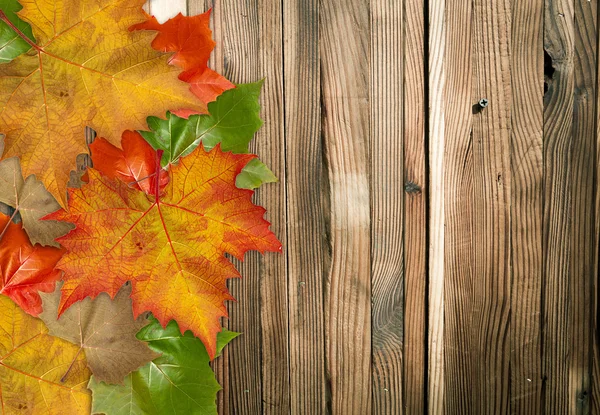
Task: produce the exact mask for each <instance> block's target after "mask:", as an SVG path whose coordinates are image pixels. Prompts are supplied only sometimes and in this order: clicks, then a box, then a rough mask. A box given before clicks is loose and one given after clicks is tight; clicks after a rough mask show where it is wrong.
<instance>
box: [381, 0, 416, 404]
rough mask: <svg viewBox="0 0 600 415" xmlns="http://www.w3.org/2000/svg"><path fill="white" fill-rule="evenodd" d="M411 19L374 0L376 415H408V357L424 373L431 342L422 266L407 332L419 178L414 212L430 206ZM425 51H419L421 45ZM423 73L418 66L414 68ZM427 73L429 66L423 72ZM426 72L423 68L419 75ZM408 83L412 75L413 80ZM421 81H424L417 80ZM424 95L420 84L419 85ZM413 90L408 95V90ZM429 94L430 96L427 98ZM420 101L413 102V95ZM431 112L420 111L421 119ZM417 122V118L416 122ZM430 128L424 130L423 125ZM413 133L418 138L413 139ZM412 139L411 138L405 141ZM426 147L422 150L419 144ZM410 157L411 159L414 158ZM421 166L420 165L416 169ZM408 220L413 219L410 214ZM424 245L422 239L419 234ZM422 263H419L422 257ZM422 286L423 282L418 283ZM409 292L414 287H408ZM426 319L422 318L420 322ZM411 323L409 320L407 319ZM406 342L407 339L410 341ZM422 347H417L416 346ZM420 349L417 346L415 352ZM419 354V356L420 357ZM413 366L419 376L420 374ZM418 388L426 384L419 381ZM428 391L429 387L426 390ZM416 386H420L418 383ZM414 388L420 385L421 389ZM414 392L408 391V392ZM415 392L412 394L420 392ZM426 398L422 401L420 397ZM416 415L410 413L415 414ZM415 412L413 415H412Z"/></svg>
mask: <svg viewBox="0 0 600 415" xmlns="http://www.w3.org/2000/svg"><path fill="white" fill-rule="evenodd" d="M404 22H405V19H404V16H403V8H402V4H401V3H399V2H396V1H394V0H372V1H371V81H370V88H371V92H370V95H371V97H370V98H371V101H370V103H371V113H370V119H371V123H370V127H371V128H370V170H371V184H370V188H371V269H372V271H371V272H372V276H371V284H372V292H371V298H372V300H371V304H372V312H371V315H372V355H373V364H372V371H373V373H372V376H373V413H375V414H390V413H394V414H402V413H403V412H404V406H405V404H404V396H403V389H404V388H403V386H404V385H403V374H404V373H403V372H404V367H403V363H404V362H403V353H406V354H407V355H408V356H407V358H408V357H409V356H410V358H413V359H415V361H414V364H415V365H419V367H420V373H422V371H423V361H422V360H421V362H419V361H418V360H419V358H421V356H418V355H416V354H417V353H418V345H419V344H418V343H419V342H422V341H423V339H422V338H421V339H419V338H415V337H416V336H419V334H420V333H419V332H418V330H419V327H418V326H419V322H418V321H414V320H418V319H419V318H421V319H422V318H423V313H420V311H421V310H419V308H418V301H419V299H418V298H415V299H414V300H416V301H417V304H416V307H415V302H414V301H411V300H412V299H411V298H410V297H409V296H410V295H413V296H420V295H421V293H420V292H418V290H419V287H415V282H416V280H417V279H418V278H421V279H422V276H421V275H418V274H419V270H417V269H416V267H418V266H419V264H414V263H411V265H412V269H411V271H412V275H411V276H412V281H411V282H412V284H411V285H410V288H411V290H410V291H407V292H406V298H407V309H408V305H409V304H410V305H411V306H412V307H415V308H414V313H410V314H409V315H410V323H412V324H407V327H410V329H411V331H412V333H403V328H404V325H405V324H404V321H405V316H404V308H405V307H404V286H405V279H404V248H403V246H402V243H403V219H404V209H403V207H404V206H403V201H404V200H405V197H404V185H403V184H404V179H403V176H404V175H405V174H406V175H407V176H411V178H412V180H413V181H414V186H413V187H414V189H415V190H413V192H412V194H409V195H408V196H407V197H406V200H407V201H408V200H409V199H410V201H411V202H412V201H414V202H413V203H410V202H409V203H410V204H411V206H414V208H418V204H419V201H420V200H422V199H423V198H422V192H421V191H418V190H417V188H418V187H422V186H423V180H422V179H423V178H422V177H421V176H420V173H421V172H420V170H419V167H420V166H419V165H418V161H423V160H422V159H421V160H418V161H417V163H415V162H414V161H415V159H417V158H418V157H419V156H420V155H419V154H418V151H419V144H421V145H422V139H423V134H419V124H418V117H419V116H416V117H415V115H416V113H417V111H419V110H418V109H417V108H415V112H413V113H410V114H407V118H408V120H404V119H403V117H404V113H403V109H404V106H403V101H404V97H403V95H404V88H403V82H402V80H403V79H404V76H405V74H404V70H403V68H404V66H405V65H404V59H405V58H404V56H405V55H406V54H405V53H403V46H404V42H403V35H404ZM415 46H417V47H418V44H417V45H415ZM411 57H412V58H413V60H414V59H416V58H418V51H411ZM412 64H413V66H418V62H414V61H413V62H412ZM421 66H422V65H421ZM419 70H421V73H422V67H421V68H419ZM406 76H408V74H406ZM415 81H417V80H415ZM414 87H415V88H419V85H418V84H417V85H416V86H414ZM407 89H408V88H407ZM407 94H410V95H413V94H414V95H417V94H419V92H418V91H415V90H414V89H413V86H412V85H411V89H408V90H407ZM420 95H422V93H421V94H420ZM411 98H412V96H411ZM422 116H423V111H420V117H422ZM413 118H416V119H415V120H413ZM405 124H410V127H411V128H410V129H411V131H410V133H409V132H408V131H407V132H406V133H404V126H405ZM421 125H422V124H421ZM410 134H413V135H414V138H413V137H410V138H408V137H409V135H410ZM405 137H406V138H405ZM405 140H406V141H412V142H411V144H412V147H413V153H412V154H410V157H411V160H410V165H409V166H407V167H406V169H407V170H410V171H407V172H406V173H405V172H404V170H405V166H404V163H403V158H404V156H405V155H404V152H403V147H404V146H405V143H404V141H405ZM420 140H421V143H419V141H420ZM408 157H409V155H407V158H408ZM415 164H416V165H415ZM415 210H416V209H413V210H412V211H411V212H410V213H412V214H413V216H414V217H411V218H408V219H407V220H408V221H415V223H414V225H413V226H410V227H406V228H404V229H405V230H406V232H407V233H408V231H409V229H410V230H413V231H414V230H416V229H418V228H419V226H421V225H423V221H422V218H421V217H420V216H419V213H420V212H417V211H415ZM407 214H408V212H407ZM414 236H416V237H417V238H418V235H414ZM417 238H415V240H414V243H413V244H412V247H413V251H414V252H413V255H414V254H416V255H418V254H419V252H418V251H419V249H420V247H418V246H417V244H418V243H419V240H418V239H417ZM415 259H416V260H417V261H418V260H419V259H420V258H419V256H415ZM417 285H418V283H417ZM408 286H409V284H408V281H407V287H408ZM409 310H410V309H409ZM417 314H419V315H417ZM407 318H408V316H407ZM403 334H404V336H409V335H410V341H411V345H412V347H411V348H410V349H406V352H405V347H404V345H403V337H404V336H403ZM404 338H406V337H404ZM413 342H414V343H413ZM415 346H416V347H415ZM415 352H417V353H415ZM412 369H413V368H412V367H411V373H410V374H411V375H414V371H413V370H412ZM417 381H418V380H417ZM420 384H421V385H422V382H421V383H420ZM411 386H413V384H411ZM413 387H414V386H413ZM407 392H408V390H407ZM414 392H415V391H414V390H411V393H414ZM415 398H416V399H418V396H416V397H415ZM407 410H408V408H407ZM409 413H410V412H409Z"/></svg>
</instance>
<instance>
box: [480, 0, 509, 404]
mask: <svg viewBox="0 0 600 415" xmlns="http://www.w3.org/2000/svg"><path fill="white" fill-rule="evenodd" d="M510 53H511V10H510V1H509V0H493V1H491V2H490V1H488V0H478V1H475V2H474V7H473V70H474V74H473V76H474V79H473V96H472V98H473V102H474V103H476V102H478V101H479V100H480V99H482V98H486V99H488V100H489V106H488V107H487V108H484V109H482V110H481V111H479V112H478V113H477V114H475V115H473V192H474V197H473V202H474V203H473V207H474V217H473V242H474V245H473V253H474V258H473V260H474V262H473V265H472V266H473V277H474V279H473V309H472V311H473V316H472V317H473V318H472V325H471V330H470V332H471V333H470V335H471V338H472V343H471V347H473V348H474V353H475V356H476V359H475V376H474V378H473V379H472V382H477V383H479V385H480V387H479V391H478V392H479V393H478V394H475V395H474V396H473V398H474V401H473V406H472V409H473V410H474V411H475V413H486V414H504V413H507V412H509V405H510V398H509V382H510V374H509V367H510V338H509V334H510V331H509V327H510V325H509V322H510V292H511V276H510V194H511V193H510V192H511V190H510V189H511V182H512V180H511V171H510V158H509V157H510V115H511V102H512V95H511V68H510Z"/></svg>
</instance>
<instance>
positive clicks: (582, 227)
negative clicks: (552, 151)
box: [568, 0, 598, 413]
mask: <svg viewBox="0 0 600 415" xmlns="http://www.w3.org/2000/svg"><path fill="white" fill-rule="evenodd" d="M574 15H575V16H574V29H575V55H574V59H573V62H574V88H575V89H574V91H573V130H572V134H573V136H572V142H573V145H572V169H571V177H570V184H571V186H570V187H569V188H568V191H570V192H571V194H572V196H571V208H572V210H571V218H572V220H573V227H572V232H573V234H572V242H571V243H572V251H571V252H572V255H571V261H570V262H571V263H570V273H571V278H572V279H571V293H570V300H571V301H572V304H573V309H572V310H573V313H572V315H571V319H572V321H571V325H572V332H571V335H570V336H569V340H570V349H571V352H570V354H569V357H570V360H571V361H570V368H569V381H568V388H569V391H570V393H569V395H570V402H572V403H573V406H572V407H571V408H572V410H573V409H574V410H575V411H576V412H577V413H589V410H590V396H591V387H592V385H591V362H592V350H593V349H592V340H593V332H594V327H593V326H592V321H593V320H592V307H593V301H594V288H595V286H596V283H595V280H597V276H595V275H593V272H594V271H595V270H596V267H597V264H596V262H595V261H596V260H597V251H598V245H597V236H596V232H595V228H596V210H595V202H596V183H597V164H596V137H595V134H596V123H597V121H596V120H597V117H598V114H597V112H596V111H597V109H596V97H597V95H596V94H597V83H596V76H597V73H596V68H597V64H596V59H597V37H598V35H597V17H598V3H597V0H594V1H587V0H579V1H575V2H574ZM575 183H576V186H573V184H575Z"/></svg>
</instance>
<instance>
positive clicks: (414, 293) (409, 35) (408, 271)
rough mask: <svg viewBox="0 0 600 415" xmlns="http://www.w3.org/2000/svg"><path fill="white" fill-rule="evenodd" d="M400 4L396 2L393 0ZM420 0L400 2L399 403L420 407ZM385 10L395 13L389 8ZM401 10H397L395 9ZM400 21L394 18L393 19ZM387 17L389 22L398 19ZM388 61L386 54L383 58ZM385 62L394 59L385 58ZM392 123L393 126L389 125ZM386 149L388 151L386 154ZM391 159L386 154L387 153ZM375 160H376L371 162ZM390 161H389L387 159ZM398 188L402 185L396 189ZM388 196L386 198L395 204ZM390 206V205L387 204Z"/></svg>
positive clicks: (423, 211) (423, 188) (423, 179)
mask: <svg viewBox="0 0 600 415" xmlns="http://www.w3.org/2000/svg"><path fill="white" fill-rule="evenodd" d="M396 3H397V6H396V8H397V9H400V4H399V2H396ZM424 11H425V5H424V0H412V1H407V2H405V5H404V13H405V16H404V21H405V25H406V26H405V28H404V37H405V39H404V54H403V55H404V56H405V61H404V62H403V64H404V103H403V110H404V191H405V197H404V224H403V225H404V258H405V260H404V262H405V272H404V280H405V294H404V298H405V304H404V310H405V314H404V328H403V332H404V342H403V343H404V381H403V383H404V400H403V401H404V406H405V408H406V410H405V412H406V413H407V414H420V413H425V404H426V396H425V390H426V388H425V370H426V357H425V345H426V341H427V339H426V335H425V328H426V323H427V321H426V316H427V314H426V309H425V308H426V301H427V295H426V292H425V289H426V281H427V272H426V267H427V265H426V258H427V239H426V238H427V206H426V204H427V197H426V195H427V194H428V192H429V189H428V186H427V176H426V171H425V169H426V166H425V163H426V157H425V117H426V114H427V110H426V107H425V105H426V104H425V101H424V100H425V74H424V69H425V62H424V60H425V50H424V42H425V36H424V35H425V31H424V30H425V27H424V18H425V16H424ZM388 13H389V14H394V10H390V11H389V12H388ZM399 14H400V13H399V12H398V15H399ZM398 23H399V22H398ZM398 23H392V24H393V27H400V24H398ZM386 60H388V61H389V58H388V59H386ZM385 64H386V65H388V67H391V68H392V69H394V68H393V65H391V66H390V65H389V63H387V62H386V63H385ZM390 128H392V129H394V126H390ZM390 155H391V154H388V157H389V156H390ZM390 160H391V159H390ZM375 164H376V165H377V164H379V163H375ZM392 165H394V164H393V163H392ZM400 191H402V189H400ZM394 203H397V202H394V201H393V200H390V201H389V204H390V206H394ZM388 209H389V208H388Z"/></svg>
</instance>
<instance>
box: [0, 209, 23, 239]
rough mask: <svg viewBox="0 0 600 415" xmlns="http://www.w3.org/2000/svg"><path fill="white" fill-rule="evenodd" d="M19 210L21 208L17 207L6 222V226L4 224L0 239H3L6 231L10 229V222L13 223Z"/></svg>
mask: <svg viewBox="0 0 600 415" xmlns="http://www.w3.org/2000/svg"><path fill="white" fill-rule="evenodd" d="M18 211H19V209H15V211H14V212H13V214H12V215H11V217H10V219H9V220H8V222H6V226H4V229H3V230H2V233H0V241H1V240H2V238H3V237H4V234H5V233H6V231H7V230H8V227H9V226H10V224H11V223H12V221H13V219H14V218H15V216H17V212H18Z"/></svg>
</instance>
